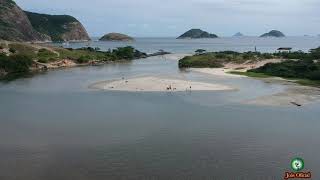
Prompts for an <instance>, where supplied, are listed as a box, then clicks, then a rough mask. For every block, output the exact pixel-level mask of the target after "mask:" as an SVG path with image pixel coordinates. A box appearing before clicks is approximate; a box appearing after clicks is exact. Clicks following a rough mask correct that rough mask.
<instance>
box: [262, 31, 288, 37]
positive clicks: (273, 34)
mask: <svg viewBox="0 0 320 180" xmlns="http://www.w3.org/2000/svg"><path fill="white" fill-rule="evenodd" d="M260 37H276V38H281V37H286V36H285V35H284V34H283V33H282V32H281V31H278V30H272V31H270V32H268V33H265V34H262V35H261V36H260Z"/></svg>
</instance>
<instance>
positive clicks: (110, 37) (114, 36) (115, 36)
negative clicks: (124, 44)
mask: <svg viewBox="0 0 320 180" xmlns="http://www.w3.org/2000/svg"><path fill="white" fill-rule="evenodd" d="M99 40H100V41H133V40H134V39H133V38H132V37H130V36H128V35H125V34H120V33H109V34H106V35H104V36H102V37H101V38H100V39H99Z"/></svg>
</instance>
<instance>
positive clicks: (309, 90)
mask: <svg viewBox="0 0 320 180" xmlns="http://www.w3.org/2000/svg"><path fill="white" fill-rule="evenodd" d="M270 61H272V60H270ZM270 61H267V62H270ZM267 62H259V64H256V65H255V66H262V65H263V64H265V63H267ZM239 66H243V65H231V64H229V65H227V66H226V67H225V68H191V69H190V70H191V71H195V72H200V73H205V74H210V75H213V76H225V77H228V78H236V77H247V76H241V75H233V74H228V72H230V71H237V70H236V68H238V67H239ZM248 66H249V65H247V67H245V68H244V70H243V69H241V70H240V71H246V70H247V69H248V68H249V67H248ZM250 66H251V64H250ZM238 71H239V70H238ZM247 78H249V77H247ZM255 79H259V80H261V81H264V82H265V83H273V84H280V85H283V86H285V90H284V91H283V92H280V93H276V94H270V95H266V96H262V97H258V98H255V99H249V100H247V101H243V102H242V103H243V104H251V105H264V106H298V105H301V106H304V105H308V104H311V103H313V102H317V101H320V88H316V87H309V86H302V85H299V84H296V83H294V81H288V80H286V79H283V78H279V77H273V78H263V79H262V78H255Z"/></svg>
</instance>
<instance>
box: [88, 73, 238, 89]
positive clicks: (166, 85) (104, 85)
mask: <svg viewBox="0 0 320 180" xmlns="http://www.w3.org/2000/svg"><path fill="white" fill-rule="evenodd" d="M90 87H91V88H95V89H102V90H112V91H145V92H166V91H168V92H170V91H173V92H179V91H180V92H181V91H222V90H235V89H234V88H231V87H229V86H225V85H221V84H211V83H204V82H194V81H187V80H179V79H165V78H159V77H152V76H148V77H139V78H132V79H127V80H125V79H122V80H116V81H106V82H99V83H96V84H94V85H92V86H90Z"/></svg>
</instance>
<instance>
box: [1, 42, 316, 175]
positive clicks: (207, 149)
mask: <svg viewBox="0 0 320 180" xmlns="http://www.w3.org/2000/svg"><path fill="white" fill-rule="evenodd" d="M155 49H158V47H157V48H155ZM177 49H178V48H177ZM181 52H187V51H181ZM147 75H157V76H163V77H175V78H187V79H189V80H196V81H203V82H212V83H222V84H227V85H232V86H234V87H236V88H238V89H239V91H224V92H222V91H220V92H191V93H190V92H181V93H165V92H163V93H128V92H112V91H97V90H92V89H89V88H88V86H89V85H90V84H92V83H94V82H97V81H103V80H108V79H119V78H121V77H126V78H128V77H135V76H147ZM283 88H284V87H283V86H280V85H273V84H266V83H263V82H261V81H258V80H253V79H249V78H225V77H215V76H209V75H204V74H201V73H194V72H180V71H179V70H178V68H177V62H176V61H173V60H164V59H163V58H160V57H155V58H149V59H146V60H137V61H133V62H130V63H118V64H109V65H105V66H100V67H81V68H73V69H62V70H56V71H50V72H47V73H44V74H40V75H36V76H34V77H32V78H26V79H19V80H16V81H12V82H9V83H1V84H0V179H1V180H44V179H45V180H71V179H77V180H105V179H108V180H109V179H111V180H113V179H116V180H118V179H119V180H123V179H132V180H143V179H148V180H149V179H155V180H157V179H160V180H168V179H169V180H170V179H192V180H193V179H226V180H227V179H243V180H249V179H250V180H251V179H252V180H257V179H282V177H283V175H284V172H285V171H289V170H290V161H291V159H292V158H293V157H296V156H299V157H303V158H304V160H305V168H306V170H307V171H312V173H313V176H314V178H313V179H319V178H320V175H319V173H320V168H319V167H320V157H319V154H318V153H319V151H320V141H319V137H320V133H319V127H320V121H319V109H320V104H319V103H314V104H311V105H308V106H304V107H301V108H297V107H294V106H292V107H285V108H277V107H264V106H249V105H243V104H242V103H241V102H243V101H246V100H248V99H252V98H254V97H258V96H263V95H267V94H271V93H276V92H279V91H281V90H283Z"/></svg>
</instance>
